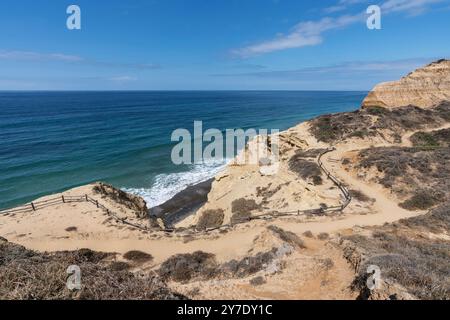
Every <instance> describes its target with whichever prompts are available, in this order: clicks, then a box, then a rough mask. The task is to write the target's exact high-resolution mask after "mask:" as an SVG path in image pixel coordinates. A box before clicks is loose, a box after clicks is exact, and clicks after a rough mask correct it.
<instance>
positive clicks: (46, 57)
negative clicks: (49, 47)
mask: <svg viewBox="0 0 450 320" xmlns="http://www.w3.org/2000/svg"><path fill="white" fill-rule="evenodd" d="M0 59H2V60H6V59H7V60H22V61H24V60H26V61H64V62H80V61H84V59H83V58H81V57H79V56H74V55H67V54H62V53H39V52H32V51H11V50H0Z"/></svg>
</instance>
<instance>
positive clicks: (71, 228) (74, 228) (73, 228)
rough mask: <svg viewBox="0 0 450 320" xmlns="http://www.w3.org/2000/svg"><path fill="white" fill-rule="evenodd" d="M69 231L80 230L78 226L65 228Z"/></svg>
mask: <svg viewBox="0 0 450 320" xmlns="http://www.w3.org/2000/svg"><path fill="white" fill-rule="evenodd" d="M65 230H66V231H67V232H76V231H77V230H78V228H77V227H68V228H66V229H65Z"/></svg>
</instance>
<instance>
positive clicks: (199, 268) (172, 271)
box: [158, 251, 218, 282]
mask: <svg viewBox="0 0 450 320" xmlns="http://www.w3.org/2000/svg"><path fill="white" fill-rule="evenodd" d="M217 267H218V265H217V263H216V259H215V256H214V255H213V254H211V253H206V252H202V251H196V252H194V253H192V254H191V253H189V254H177V255H175V256H172V257H170V258H169V259H168V260H166V261H165V262H164V263H163V264H162V265H161V267H160V268H159V270H158V274H159V275H160V276H161V277H163V278H164V279H168V280H169V279H170V280H173V281H176V282H187V281H190V280H192V279H196V278H200V279H209V278H212V277H214V276H216V274H217Z"/></svg>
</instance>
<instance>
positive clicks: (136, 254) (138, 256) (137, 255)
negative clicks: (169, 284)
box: [123, 250, 153, 263]
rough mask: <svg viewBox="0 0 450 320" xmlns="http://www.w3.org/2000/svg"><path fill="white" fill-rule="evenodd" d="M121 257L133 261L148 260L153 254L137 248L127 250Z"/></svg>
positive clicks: (151, 258)
mask: <svg viewBox="0 0 450 320" xmlns="http://www.w3.org/2000/svg"><path fill="white" fill-rule="evenodd" d="M123 257H124V258H125V259H127V260H128V261H133V262H137V263H144V262H150V261H152V260H153V256H152V255H151V254H148V253H145V252H142V251H137V250H132V251H128V252H127V253H125V254H124V255H123Z"/></svg>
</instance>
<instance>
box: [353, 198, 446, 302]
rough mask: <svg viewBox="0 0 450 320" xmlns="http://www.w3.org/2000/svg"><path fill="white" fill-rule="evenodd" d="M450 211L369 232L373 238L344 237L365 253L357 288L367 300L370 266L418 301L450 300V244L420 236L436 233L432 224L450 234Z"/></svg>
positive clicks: (404, 221) (432, 213) (444, 209)
mask: <svg viewBox="0 0 450 320" xmlns="http://www.w3.org/2000/svg"><path fill="white" fill-rule="evenodd" d="M448 208H449V207H448V206H447V205H443V206H441V207H439V208H436V209H434V210H433V211H432V212H431V213H429V214H427V215H425V216H421V217H415V218H410V219H405V220H402V221H400V222H398V223H394V224H386V225H385V226H382V227H373V228H369V230H370V231H372V236H365V235H364V236H363V235H356V236H355V235H352V236H347V237H344V239H345V240H349V241H350V243H352V244H353V245H354V246H355V248H357V250H358V251H359V252H363V253H364V254H363V259H362V263H361V264H360V265H359V267H358V273H359V276H358V277H357V278H356V279H355V282H354V286H355V287H356V288H358V289H359V290H361V292H362V293H364V296H362V297H361V298H367V296H366V295H367V292H366V291H365V290H364V288H366V285H365V279H366V278H367V273H366V270H367V266H369V265H377V266H379V267H380V268H381V270H382V274H383V279H384V280H391V281H394V282H395V283H399V284H400V285H402V286H403V287H404V288H406V289H407V291H408V292H409V293H410V294H412V295H414V296H416V297H417V298H419V299H433V300H441V299H443V300H448V299H450V269H449V268H448V261H450V243H449V242H448V241H444V240H439V239H429V238H426V237H423V236H420V234H421V232H422V230H434V231H438V230H436V229H435V228H434V226H433V225H430V223H434V224H437V225H440V226H441V227H445V228H447V229H440V231H441V232H442V230H448V225H449V219H450V218H449V215H450V212H449V209H448Z"/></svg>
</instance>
